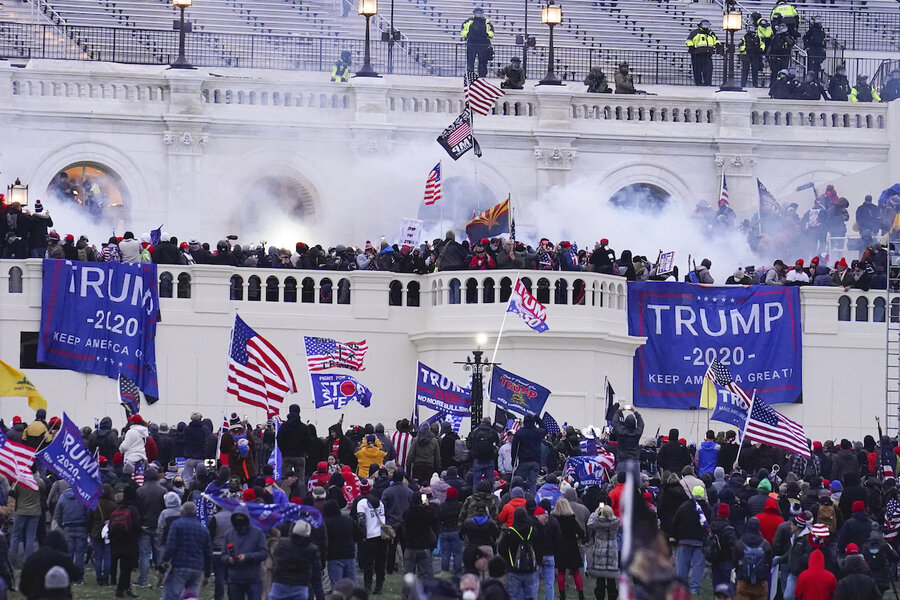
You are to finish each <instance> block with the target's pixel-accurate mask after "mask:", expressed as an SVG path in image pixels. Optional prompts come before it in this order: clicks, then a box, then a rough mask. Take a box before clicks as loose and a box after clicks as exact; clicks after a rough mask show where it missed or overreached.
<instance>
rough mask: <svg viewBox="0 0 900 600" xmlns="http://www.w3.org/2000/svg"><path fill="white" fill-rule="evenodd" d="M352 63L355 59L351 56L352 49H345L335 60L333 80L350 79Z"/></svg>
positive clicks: (332, 68) (332, 73) (343, 80)
mask: <svg viewBox="0 0 900 600" xmlns="http://www.w3.org/2000/svg"><path fill="white" fill-rule="evenodd" d="M351 64H353V59H352V58H350V51H349V50H343V51H342V52H341V57H340V58H339V59H338V60H337V61H335V63H334V66H333V67H331V80H332V81H340V82H342V83H344V82H347V81H349V80H350V65H351Z"/></svg>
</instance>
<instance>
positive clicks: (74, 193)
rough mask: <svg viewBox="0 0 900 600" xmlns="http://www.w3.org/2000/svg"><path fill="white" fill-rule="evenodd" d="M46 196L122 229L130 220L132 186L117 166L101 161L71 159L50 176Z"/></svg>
mask: <svg viewBox="0 0 900 600" xmlns="http://www.w3.org/2000/svg"><path fill="white" fill-rule="evenodd" d="M45 198H46V200H47V201H49V202H50V203H51V205H52V204H56V205H57V206H63V207H66V208H67V209H74V210H77V211H79V212H81V213H82V214H83V215H85V216H86V217H87V218H89V219H90V220H91V221H93V222H95V223H97V224H102V225H109V226H111V228H113V229H117V230H118V229H121V226H122V225H123V224H124V223H128V222H129V220H130V214H131V194H130V192H129V191H128V187H127V186H126V185H125V182H124V181H123V180H122V177H120V176H119V174H118V173H117V172H116V171H115V170H114V169H112V168H111V167H109V166H107V165H105V164H103V163H100V162H96V161H89V160H85V161H77V162H72V163H69V164H68V165H67V166H66V167H64V168H62V169H60V170H59V171H57V172H56V174H55V175H54V176H53V178H52V179H51V180H50V183H49V184H48V185H47V189H46V193H45ZM54 208H55V207H54Z"/></svg>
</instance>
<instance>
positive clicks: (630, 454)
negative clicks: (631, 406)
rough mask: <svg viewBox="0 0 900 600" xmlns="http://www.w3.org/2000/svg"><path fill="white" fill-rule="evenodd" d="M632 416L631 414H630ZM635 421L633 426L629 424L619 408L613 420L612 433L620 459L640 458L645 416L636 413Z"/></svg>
mask: <svg viewBox="0 0 900 600" xmlns="http://www.w3.org/2000/svg"><path fill="white" fill-rule="evenodd" d="M629 416H630V415H629ZM634 417H635V419H634V420H635V423H634V425H632V426H631V427H629V426H628V424H627V423H626V421H625V419H626V417H624V416H622V410H621V409H620V410H617V411H616V414H615V417H613V420H612V433H613V434H614V436H615V437H614V438H613V439H615V440H616V444H617V445H616V449H617V451H618V460H619V461H622V460H627V459H629V458H630V459H633V460H638V458H639V453H638V448H639V447H640V444H641V436H642V435H644V417H642V416H641V414H640V413H635V414H634Z"/></svg>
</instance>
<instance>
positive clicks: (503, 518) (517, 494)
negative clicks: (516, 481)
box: [497, 486, 525, 528]
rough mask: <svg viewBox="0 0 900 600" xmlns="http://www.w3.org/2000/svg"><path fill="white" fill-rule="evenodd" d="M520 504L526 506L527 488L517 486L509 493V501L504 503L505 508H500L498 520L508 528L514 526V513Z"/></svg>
mask: <svg viewBox="0 0 900 600" xmlns="http://www.w3.org/2000/svg"><path fill="white" fill-rule="evenodd" d="M520 506H523V507H524V506H525V490H523V489H522V488H520V487H518V486H516V487H514V488H513V489H512V491H511V492H510V493H509V502H507V503H506V504H504V505H503V509H501V510H500V514H499V515H498V516H497V521H499V522H500V525H502V526H503V527H506V528H509V527H512V524H513V514H514V513H515V512H516V509H517V508H519V507H520Z"/></svg>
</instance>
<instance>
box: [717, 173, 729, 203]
mask: <svg viewBox="0 0 900 600" xmlns="http://www.w3.org/2000/svg"><path fill="white" fill-rule="evenodd" d="M722 202H724V203H725V204H728V182H726V181H725V176H724V175H722V193H721V194H719V204H722Z"/></svg>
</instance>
